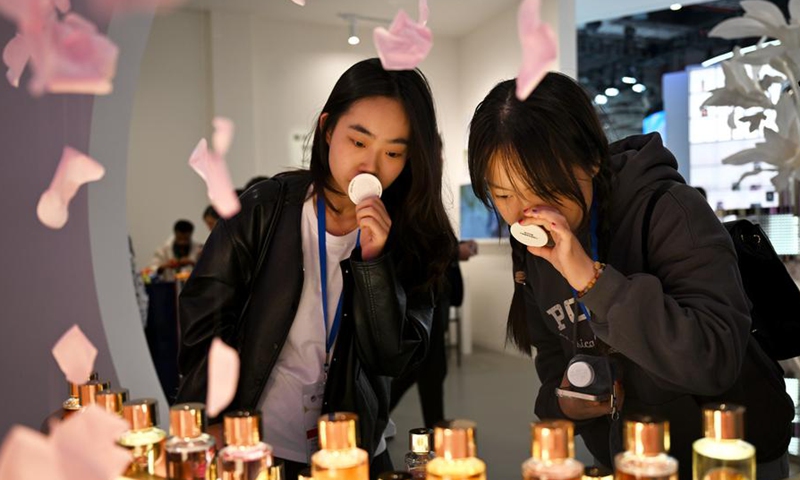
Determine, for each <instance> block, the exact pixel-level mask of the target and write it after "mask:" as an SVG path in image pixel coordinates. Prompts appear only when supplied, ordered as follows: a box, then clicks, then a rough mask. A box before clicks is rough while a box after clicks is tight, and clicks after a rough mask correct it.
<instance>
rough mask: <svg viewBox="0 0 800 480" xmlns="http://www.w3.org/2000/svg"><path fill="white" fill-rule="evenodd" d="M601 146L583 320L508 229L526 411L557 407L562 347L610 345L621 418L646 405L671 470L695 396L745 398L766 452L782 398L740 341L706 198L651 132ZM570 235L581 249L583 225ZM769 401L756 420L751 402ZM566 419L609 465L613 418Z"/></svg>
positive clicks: (595, 349)
mask: <svg viewBox="0 0 800 480" xmlns="http://www.w3.org/2000/svg"><path fill="white" fill-rule="evenodd" d="M611 153H612V158H611V167H612V171H613V172H614V174H613V187H612V189H611V198H609V199H608V201H607V202H606V205H607V208H606V211H605V212H604V214H603V216H604V218H601V221H604V222H607V224H608V227H609V234H608V238H607V239H606V240H605V241H604V240H601V244H602V245H606V247H605V248H603V250H604V251H605V254H604V255H603V256H601V258H600V261H602V262H605V263H607V265H608V266H607V267H606V269H605V271H604V273H603V274H602V275H601V276H600V278H599V279H598V280H597V282H596V284H595V285H594V287H593V288H592V289H591V290H589V292H587V294H586V295H585V296H583V297H582V298H581V301H582V302H583V304H584V305H585V306H586V308H588V309H589V311H591V314H592V319H591V321H589V322H587V321H585V315H583V314H581V313H580V312H581V310H580V309H579V308H577V307H576V305H575V300H574V297H573V292H572V290H571V288H570V286H569V284H568V283H567V282H566V281H565V280H564V278H563V277H562V276H561V274H560V273H558V271H557V270H555V269H554V268H553V267H552V266H551V265H550V264H549V263H548V262H547V261H545V260H543V259H540V258H537V257H535V256H533V255H530V254H527V253H526V252H525V251H524V247H523V246H522V245H521V244H519V243H517V242H516V241H514V240H513V239H512V246H513V247H514V251H515V258H517V259H520V258H522V259H524V260H523V261H522V262H519V261H517V262H515V270H518V269H520V268H522V269H524V271H525V274H526V278H527V281H526V283H525V284H524V285H523V284H517V285H516V288H515V296H514V301H513V302H512V309H511V313H510V315H520V314H522V315H525V318H527V321H528V325H529V326H530V334H531V337H532V341H533V344H534V346H535V347H536V368H537V372H538V373H539V376H540V379H541V381H542V388H541V390H540V391H539V396H538V398H537V400H536V414H537V416H539V417H540V418H564V414H563V413H562V412H561V410H560V408H559V406H558V401H557V398H556V396H555V393H554V390H555V388H556V387H558V386H559V384H560V382H561V379H562V377H563V375H564V371H565V369H566V365H567V362H568V361H569V359H570V358H571V357H572V355H573V351H577V352H578V353H589V354H600V355H604V354H608V353H609V352H611V353H612V356H613V357H614V358H616V359H617V361H618V366H619V367H620V371H621V375H622V381H623V387H624V390H625V399H624V406H623V410H622V417H623V418H624V417H625V415H626V414H631V413H648V414H657V415H660V416H662V417H666V419H668V420H669V421H670V432H671V437H672V442H671V443H672V449H671V454H672V455H673V456H675V457H676V458H678V460H679V462H680V463H681V469H680V470H681V472H680V473H681V478H687V479H688V478H691V447H692V446H691V444H692V441H693V440H695V439H697V438H699V437H700V436H701V434H702V432H701V413H700V409H699V404H701V403H703V402H705V401H706V400H711V399H725V400H727V401H737V402H738V403H744V404H745V406H746V407H749V408H748V416H747V418H746V419H747V420H748V421H747V426H746V431H748V434H749V435H748V440H750V441H751V442H752V443H754V444H756V447H757V451H758V461H759V462H763V461H769V460H772V459H774V458H777V457H778V456H780V455H782V454H783V453H784V452H785V451H786V448H787V445H788V442H789V437H790V426H791V420H792V417H793V408H792V403H791V399H790V398H789V397H788V396H787V395H786V392H785V388H782V384H783V381H782V378H780V377H781V374H780V372H778V371H777V370H776V365H775V364H774V362H771V361H770V360H769V359H768V358H767V357H766V356H765V355H764V354H763V352H762V351H761V350H760V348H758V346H757V344H756V342H755V341H752V342H751V341H750V338H751V337H750V334H749V330H750V314H749V302H748V300H747V297H746V296H745V294H744V290H743V287H742V281H741V277H740V275H739V270H738V267H737V259H736V253H735V251H734V248H733V244H732V242H731V238H730V236H729V234H728V233H727V231H726V229H725V228H724V226H723V225H722V224H721V223H720V222H719V220H718V219H717V217H716V216H715V215H714V212H713V211H712V210H711V208H710V207H709V205H708V203H707V202H706V200H705V198H704V197H703V196H702V195H700V193H699V192H698V191H697V190H696V189H694V188H693V187H690V186H688V185H686V184H685V182H684V180H683V178H682V177H681V176H680V174H679V173H678V171H677V162H676V161H675V158H674V157H673V155H672V154H671V153H670V152H669V151H668V150H667V149H666V148H664V146H663V145H662V142H661V137H660V136H659V135H658V134H651V135H641V136H634V137H629V138H627V139H625V140H622V141H620V142H617V143H615V144H612V145H611ZM665 181H670V182H673V183H675V185H673V187H672V188H670V189H669V190H668V191H667V193H666V194H664V195H663V196H662V197H661V199H660V200H659V201H658V203H657V205H656V207H655V210H654V212H653V217H652V220H651V224H650V232H649V235H648V239H649V240H648V245H649V251H650V253H649V264H650V272H649V273H642V272H643V270H644V268H643V259H642V243H641V242H642V223H643V217H644V211H645V208H646V205H647V203H648V200H649V198H650V195H651V193H652V192H653V191H654V190H655V189H656V188H657V187H658V186H659V185H660V184H661V183H662V182H665ZM599 201H602V199H599ZM585 223H588V222H585ZM576 235H577V236H578V238H579V239H581V241H582V243H583V244H584V248H586V251H587V252H589V251H590V249H589V248H588V246H589V227H588V225H586V226H584V227H582V228H580V229H579V231H578V232H577V234H576ZM606 242H607V243H606ZM575 318H577V319H578V328H577V336H575V335H574V333H573V332H574V329H573V320H574V319H575ZM743 365H744V368H743ZM765 372H766V373H765ZM745 373H747V375H745ZM745 376H747V377H748V378H744V377H745ZM749 377H754V378H755V379H750V378H749ZM756 382H759V383H762V384H763V383H765V382H767V384H764V385H755V383H756ZM754 390H755V391H754ZM759 390H760V391H759ZM766 390H768V391H766ZM762 397H763V402H761V401H760V400H761V399H762ZM787 401H788V403H787ZM756 402H757V403H758V404H757V405H756V404H754V403H756ZM770 409H772V411H771V412H767V414H768V415H771V416H769V418H766V419H765V418H763V412H759V411H756V410H770ZM765 421H766V422H767V423H769V425H766V424H764V422H765ZM576 426H577V430H578V433H580V434H581V435H582V436H583V438H584V441H585V442H586V444H587V447H588V448H589V450H590V451H591V452H592V453H593V454H594V456H595V457H596V458H597V459H598V460H600V461H601V462H603V463H605V464H606V466H609V467H612V466H613V463H612V456H613V454H614V453H617V452H618V449H620V448H621V446H622V445H621V442H620V440H619V428H620V426H621V424H620V422H614V423H613V424H612V421H611V419H610V417H608V416H606V417H602V418H598V419H593V420H588V421H584V422H576ZM751 426H753V427H752V428H750V427H751ZM749 430H753V431H749ZM753 435H755V437H754V436H753ZM609 445H610V447H609Z"/></svg>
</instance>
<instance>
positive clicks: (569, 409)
mask: <svg viewBox="0 0 800 480" xmlns="http://www.w3.org/2000/svg"><path fill="white" fill-rule="evenodd" d="M569 387H570V384H569V380H567V372H564V377H563V378H562V379H561V388H569ZM614 387H615V391H616V397H617V398H616V403H617V404H616V411H617V412H619V411H621V410H622V403H623V401H624V400H625V390H624V389H623V388H622V383H620V382H614ZM558 406H559V407H561V411H562V412H563V413H564V415H566V416H567V418H569V419H572V420H589V419H590V418H598V417H602V416H604V415H609V414H611V413H612V405H611V400H607V401H604V402H592V401H590V400H581V399H578V398H571V397H558Z"/></svg>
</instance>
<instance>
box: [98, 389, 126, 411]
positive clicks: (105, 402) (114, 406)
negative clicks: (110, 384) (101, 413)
mask: <svg viewBox="0 0 800 480" xmlns="http://www.w3.org/2000/svg"><path fill="white" fill-rule="evenodd" d="M129 396H130V395H129V393H128V389H127V388H116V389H114V390H100V391H99V392H97V396H96V397H95V400H97V405H99V406H100V407H103V408H104V409H105V410H106V411H107V412H111V413H114V414H117V415H119V416H120V417H121V416H122V405H123V404H124V403H125V402H127V401H128V398H129Z"/></svg>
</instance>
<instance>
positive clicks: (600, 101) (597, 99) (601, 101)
mask: <svg viewBox="0 0 800 480" xmlns="http://www.w3.org/2000/svg"><path fill="white" fill-rule="evenodd" d="M594 103H596V104H598V105H605V104H606V103H608V97H606V96H605V95H597V96H596V97H594Z"/></svg>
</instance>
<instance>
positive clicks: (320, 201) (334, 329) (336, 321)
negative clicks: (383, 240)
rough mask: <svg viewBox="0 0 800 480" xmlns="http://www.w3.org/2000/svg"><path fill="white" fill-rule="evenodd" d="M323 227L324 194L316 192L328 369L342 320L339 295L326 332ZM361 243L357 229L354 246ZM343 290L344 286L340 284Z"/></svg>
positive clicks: (325, 251)
mask: <svg viewBox="0 0 800 480" xmlns="http://www.w3.org/2000/svg"><path fill="white" fill-rule="evenodd" d="M326 235H327V231H326V229H325V196H324V195H321V194H317V238H318V242H317V246H318V248H319V276H320V286H321V289H322V322H323V325H324V327H325V370H326V371H327V369H328V363H329V361H330V354H331V348H333V342H335V341H336V335H337V334H338V333H339V325H340V324H341V320H342V298H343V295H342V294H340V295H339V303H338V304H337V305H336V314H335V315H334V317H333V324H332V325H331V328H330V333H328V250H327V246H326V238H325V237H326ZM360 244H361V231H360V230H359V232H358V234H357V237H356V248H358V246H359V245H360ZM342 290H343V291H344V286H342Z"/></svg>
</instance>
